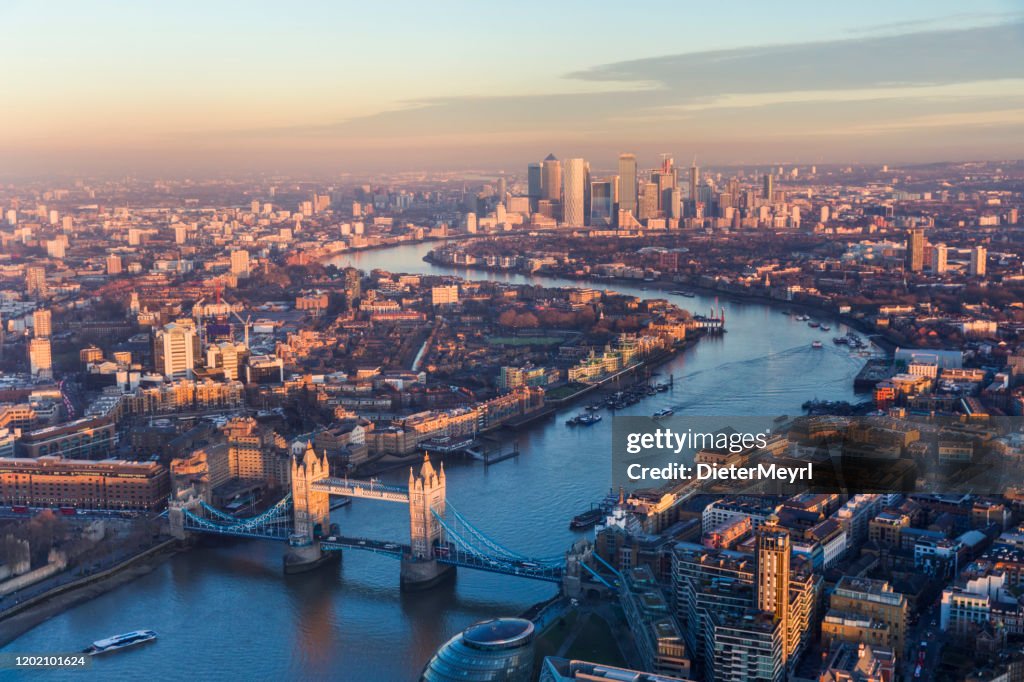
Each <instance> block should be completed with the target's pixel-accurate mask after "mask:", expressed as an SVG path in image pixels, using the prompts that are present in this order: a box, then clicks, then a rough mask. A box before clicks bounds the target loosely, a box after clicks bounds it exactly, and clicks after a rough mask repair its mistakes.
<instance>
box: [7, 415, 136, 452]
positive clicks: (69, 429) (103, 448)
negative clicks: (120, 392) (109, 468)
mask: <svg viewBox="0 0 1024 682" xmlns="http://www.w3.org/2000/svg"><path fill="white" fill-rule="evenodd" d="M116 445H117V428H116V425H115V424H114V422H113V421H112V420H110V419H108V418H106V417H84V418H82V419H75V420H74V421H70V422H65V423H63V424H58V425H57V426H47V427H44V428H41V429H35V430H33V431H29V432H27V433H24V434H22V437H21V440H20V441H18V456H19V457H45V456H58V455H59V456H61V457H70V458H73V459H105V458H107V457H109V456H110V453H111V452H113V450H114V447H115V446H116Z"/></svg>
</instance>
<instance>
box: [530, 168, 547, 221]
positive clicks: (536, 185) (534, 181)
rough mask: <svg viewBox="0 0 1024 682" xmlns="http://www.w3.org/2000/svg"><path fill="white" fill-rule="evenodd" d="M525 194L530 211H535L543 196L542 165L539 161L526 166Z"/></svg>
mask: <svg viewBox="0 0 1024 682" xmlns="http://www.w3.org/2000/svg"><path fill="white" fill-rule="evenodd" d="M526 196H527V197H528V198H529V200H530V213H536V212H537V205H538V203H539V202H540V200H541V199H543V198H544V176H543V167H542V166H541V164H539V163H531V164H530V165H529V166H527V167H526Z"/></svg>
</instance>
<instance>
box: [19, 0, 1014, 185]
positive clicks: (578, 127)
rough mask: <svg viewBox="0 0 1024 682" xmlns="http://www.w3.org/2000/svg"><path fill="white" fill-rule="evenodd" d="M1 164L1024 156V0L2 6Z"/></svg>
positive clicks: (299, 168) (258, 165)
mask: <svg viewBox="0 0 1024 682" xmlns="http://www.w3.org/2000/svg"><path fill="white" fill-rule="evenodd" d="M0 26H4V31H3V38H2V39H0V64H3V65H4V67H3V68H2V69H0V173H5V174H11V173H18V172H19V171H21V172H25V173H39V172H47V173H59V172H70V173H80V172H89V171H113V172H118V173H158V174H161V173H162V174H167V175H170V174H173V173H178V172H199V171H203V172H213V173H218V172H223V173H233V172H267V173H271V172H279V171H280V172H316V173H322V172H328V173H335V172H350V173H359V172H361V171H369V172H377V171H388V170H416V169H444V168H451V169H463V168H481V169H517V168H520V167H521V166H523V165H525V164H526V163H527V162H529V161H532V160H536V159H540V158H543V156H545V155H546V154H547V153H548V152H552V151H553V152H554V153H555V154H556V155H557V156H559V157H563V158H564V157H573V156H584V157H586V158H588V159H590V160H592V164H593V165H596V166H598V167H601V166H602V165H603V166H604V167H611V165H612V161H613V159H614V158H615V156H616V155H617V154H618V153H619V152H621V151H632V152H635V153H637V154H639V155H640V157H641V160H642V161H646V162H647V163H649V164H653V163H654V161H655V159H656V157H657V156H658V155H659V154H660V153H663V152H667V153H671V154H673V155H674V156H675V157H676V158H677V160H685V161H688V160H689V159H690V158H691V157H694V156H696V157H697V158H698V159H699V160H701V161H702V162H705V163H707V164H721V165H724V164H764V163H830V162H838V163H861V162H864V163H874V162H879V163H908V162H927V161H944V160H963V159H1005V158H1024V5H1021V4H1020V3H1019V0H975V1H974V2H972V3H970V8H969V9H968V3H964V2H959V1H958V2H952V1H947V0H929V1H928V2H922V1H920V0H888V1H886V2H879V1H875V0H870V1H860V2H842V3H840V2H834V3H833V2H829V3H822V2H806V1H804V0H794V1H789V2H785V3H767V2H763V1H761V2H754V1H748V2H744V1H738V0H737V1H734V2H722V3H712V2H693V1H689V0H673V1H670V2H662V1H661V0H644V2H642V3H627V2H622V1H621V0H619V1H618V2H605V1H599V0H590V1H589V2H582V1H579V0H556V1H554V2H552V1H551V0H547V1H544V2H535V1H533V0H528V1H524V0H517V1H516V2H503V3H495V2H479V1H477V2H468V1H465V2H463V1H460V0H441V1H440V2H436V3H423V2H404V1H400V0H392V1H390V2H372V3H371V2H361V3H355V2H343V1H335V2H293V3H281V2H273V3H271V2H257V1H249V2H234V1H231V0H221V1H218V0H214V1H213V2H211V1H209V0H207V1H205V2H191V1H187V0H179V1H177V2H168V3H138V2H101V1H80V2H64V1H59V0H49V1H48V2H37V1H35V0H30V1H22V0H0Z"/></svg>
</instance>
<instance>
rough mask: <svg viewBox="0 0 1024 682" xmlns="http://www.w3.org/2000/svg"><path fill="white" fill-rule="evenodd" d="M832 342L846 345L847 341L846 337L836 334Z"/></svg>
mask: <svg viewBox="0 0 1024 682" xmlns="http://www.w3.org/2000/svg"><path fill="white" fill-rule="evenodd" d="M832 343H834V344H836V345H837V346H845V345H846V343H847V342H846V338H845V337H842V336H834V337H832Z"/></svg>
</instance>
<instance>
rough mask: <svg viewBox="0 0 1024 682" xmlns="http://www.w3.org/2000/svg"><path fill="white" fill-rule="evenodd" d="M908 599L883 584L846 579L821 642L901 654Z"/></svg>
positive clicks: (834, 599)
mask: <svg viewBox="0 0 1024 682" xmlns="http://www.w3.org/2000/svg"><path fill="white" fill-rule="evenodd" d="M908 612H909V606H908V601H907V597H906V595H904V594H901V593H899V592H894V591H893V589H892V586H891V585H890V584H889V583H888V582H886V581H884V580H871V579H869V578H857V577H854V576H848V575H847V576H843V577H842V578H840V580H839V583H838V584H837V585H836V587H835V590H834V591H833V592H832V596H831V597H830V600H829V610H828V612H827V613H826V614H825V619H824V621H823V622H822V624H821V637H822V641H823V642H825V643H826V644H832V643H833V642H836V641H841V642H851V643H853V644H867V645H870V646H872V647H874V646H881V647H886V648H889V649H892V650H893V651H895V652H898V653H902V651H903V648H904V646H905V644H906V631H907V615H908Z"/></svg>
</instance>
